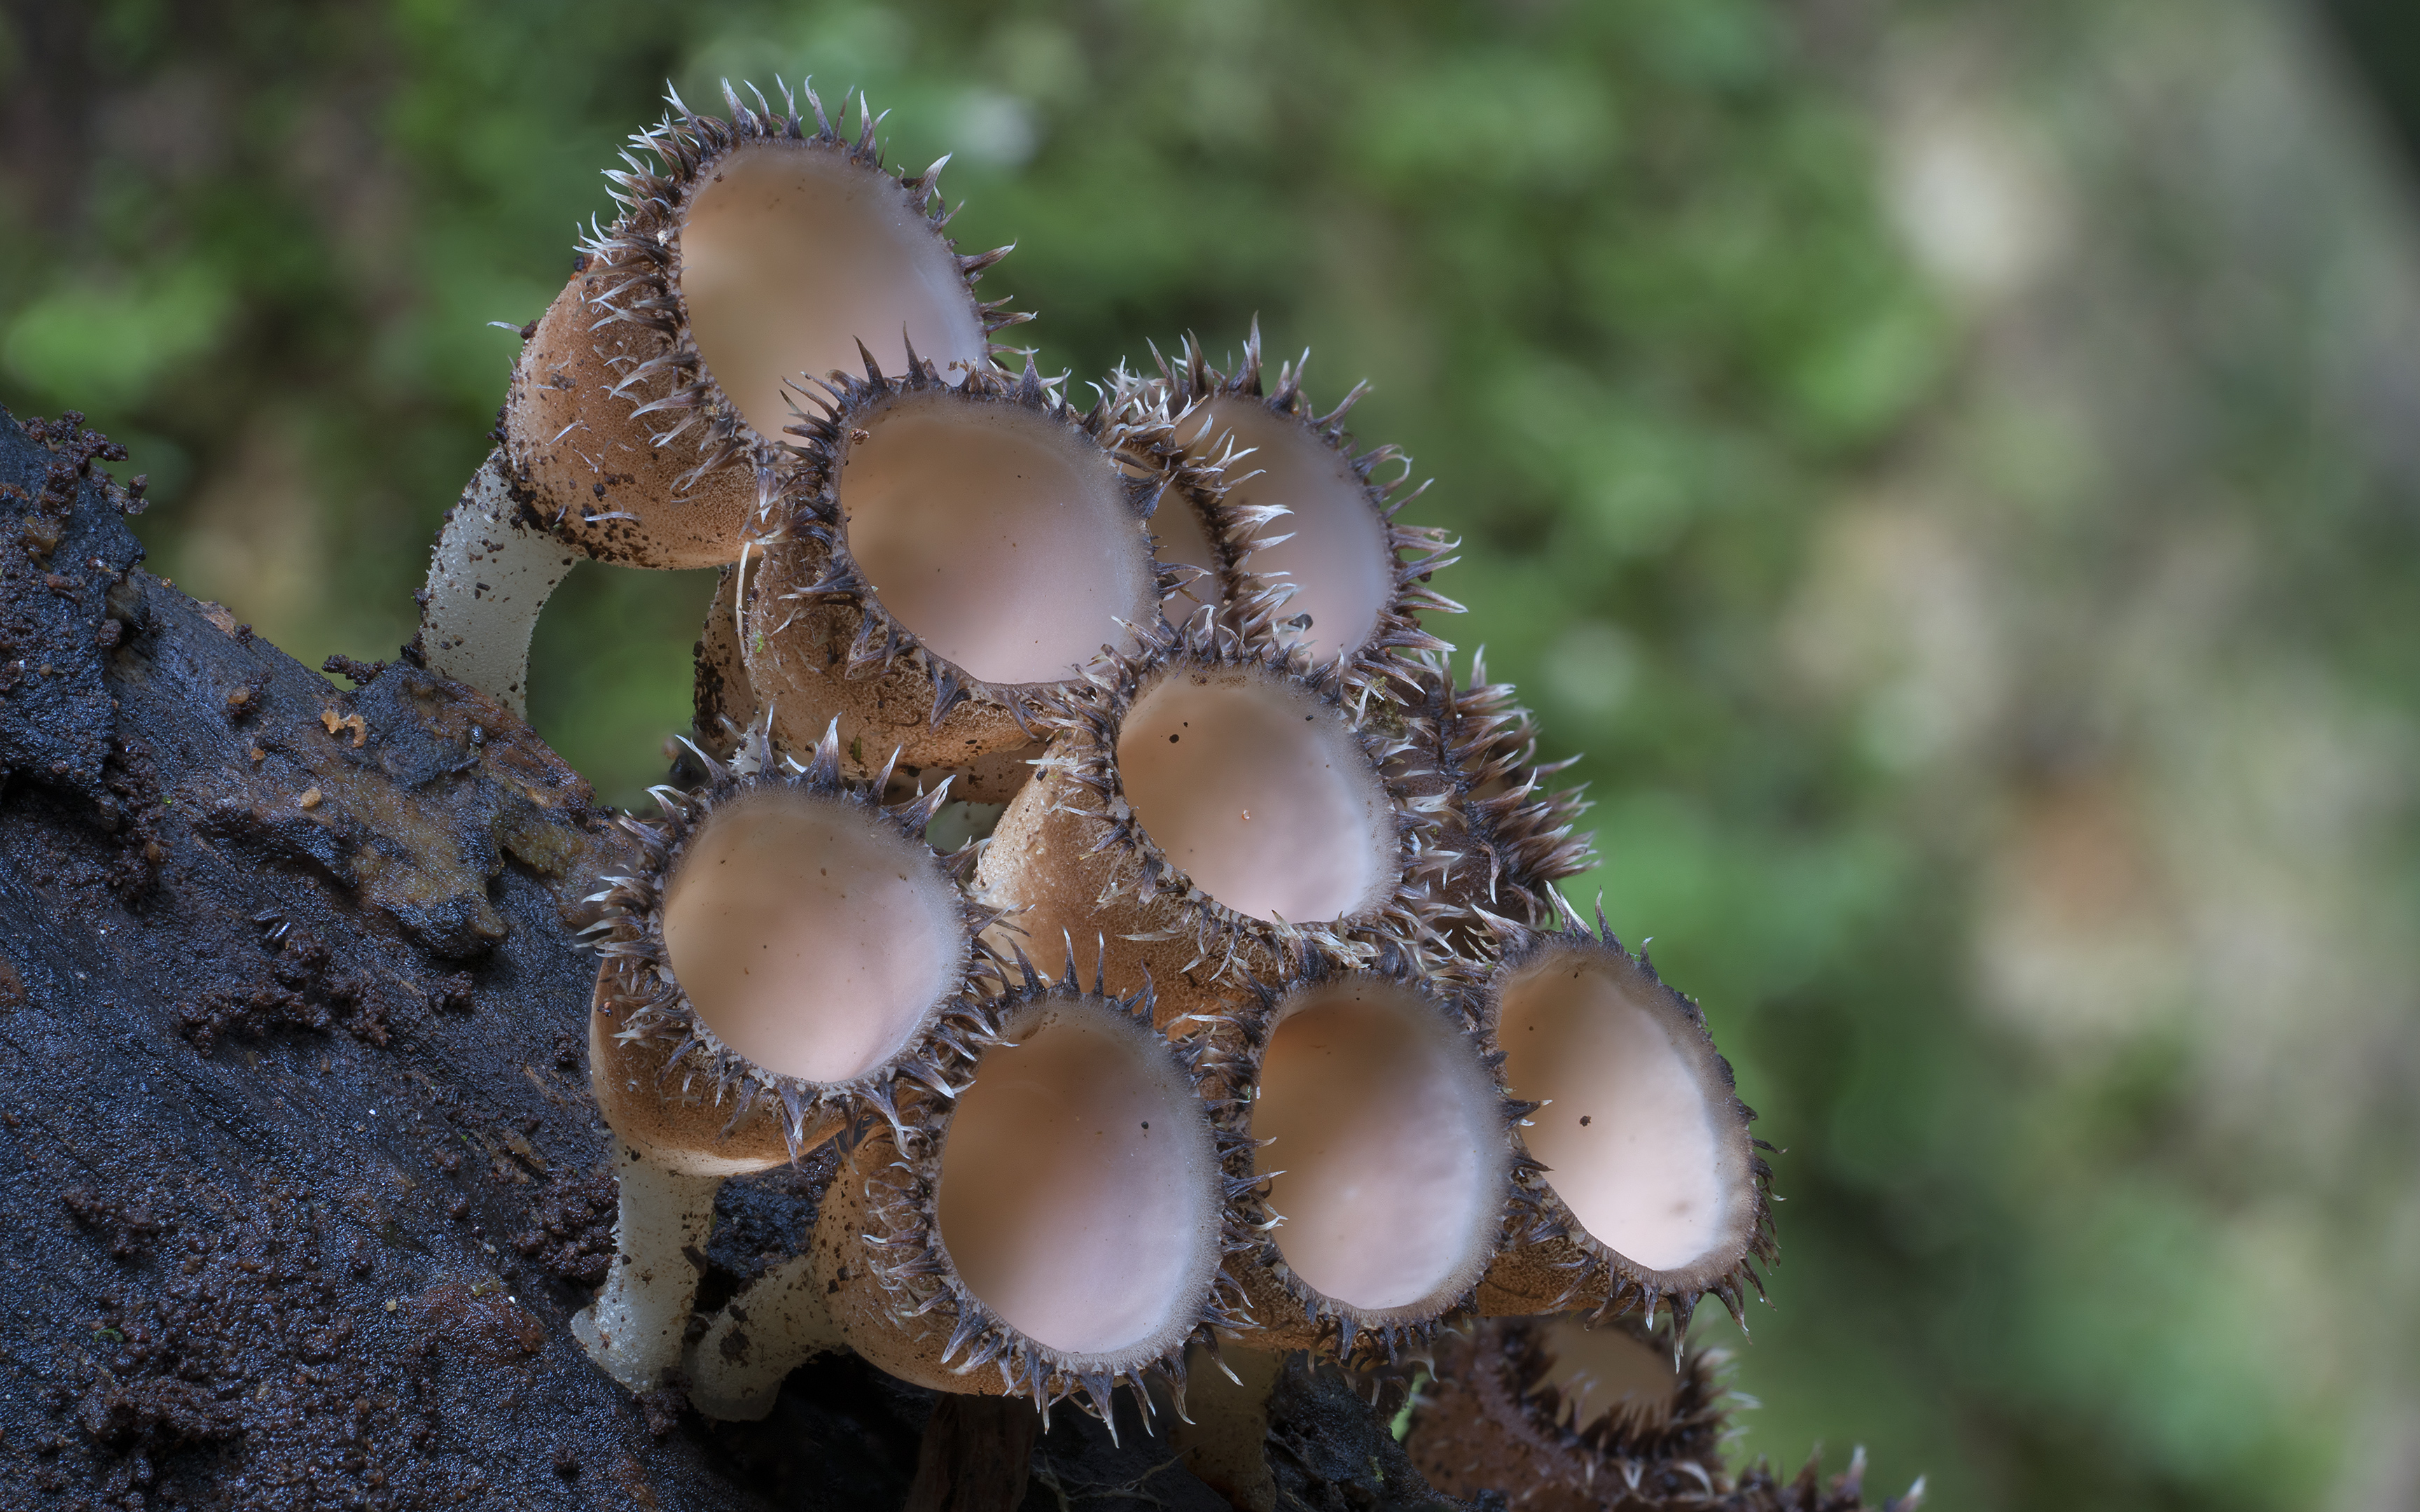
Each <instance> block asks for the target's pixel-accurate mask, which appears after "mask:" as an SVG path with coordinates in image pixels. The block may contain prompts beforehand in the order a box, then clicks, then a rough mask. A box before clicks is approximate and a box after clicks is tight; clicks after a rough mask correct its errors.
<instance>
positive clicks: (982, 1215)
mask: <svg viewBox="0 0 2420 1512" xmlns="http://www.w3.org/2000/svg"><path fill="white" fill-rule="evenodd" d="M1023 977H1024V980H1022V981H1021V982H1020V983H1019V984H1018V985H1017V986H1016V989H1015V990H1014V991H1012V992H1011V993H1009V994H1008V995H1007V996H1006V997H1005V998H1004V999H1002V1001H1001V1004H1000V1005H999V1026H998V1028H997V1030H996V1032H995V1035H994V1037H993V1039H992V1041H990V1042H989V1043H987V1044H986V1045H985V1046H984V1047H982V1048H981V1049H980V1050H979V1051H978V1052H977V1055H976V1058H975V1061H974V1064H973V1066H972V1068H971V1070H970V1072H969V1073H968V1075H967V1078H966V1080H965V1082H964V1084H963V1085H961V1086H959V1087H957V1088H954V1096H953V1097H947V1098H945V1097H942V1096H939V1095H935V1096H932V1097H930V1098H924V1097H921V1096H920V1098H919V1099H918V1103H917V1106H916V1114H917V1116H916V1117H914V1118H912V1119H906V1120H904V1121H903V1122H902V1123H900V1124H897V1125H890V1126H885V1125H869V1126H868V1128H867V1132H866V1133H865V1134H864V1137H863V1139H862V1141H861V1143H860V1144H859V1146H858V1147H857V1149H855V1150H854V1151H853V1152H852V1153H851V1155H850V1157H849V1159H848V1161H847V1163H846V1164H845V1165H844V1166H843V1167H842V1170H841V1173H840V1174H839V1175H838V1176H836V1177H835V1178H834V1179H833V1180H832V1183H831V1186H830V1188H829V1189H828V1190H827V1192H826V1193H825V1196H824V1201H823V1208H822V1211H821V1212H820V1213H819V1215H818V1217H817V1220H816V1224H815V1232H814V1241H813V1254H814V1267H815V1270H814V1273H815V1274H816V1275H817V1276H818V1277H819V1278H821V1279H822V1280H823V1282H824V1284H825V1288H826V1290H827V1294H828V1297H829V1303H830V1309H831V1317H832V1320H833V1322H834V1323H835V1324H836V1325H837V1326H838V1328H839V1330H840V1332H841V1333H842V1335H844V1336H845V1337H846V1338H847V1340H848V1342H849V1344H850V1346H851V1347H852V1348H854V1349H855V1350H857V1352H858V1353H859V1354H861V1355H863V1356H864V1357H865V1358H866V1359H868V1360H870V1361H872V1362H873V1363H874V1364H875V1365H878V1366H880V1367H881V1368H882V1369H884V1370H887V1371H889V1372H890V1373H891V1374H892V1375H894V1376H898V1377H900V1378H901V1379H903V1380H906V1381H913V1382H915V1383H917V1384H919V1385H923V1386H928V1387H931V1388H933V1389H935V1390H938V1391H954V1392H970V1393H978V1394H1007V1395H1016V1396H1031V1397H1032V1399H1033V1403H1034V1406H1035V1407H1037V1408H1044V1409H1047V1407H1048V1406H1049V1404H1050V1403H1051V1402H1053V1401H1055V1400H1058V1399H1060V1398H1062V1397H1064V1396H1072V1395H1075V1394H1076V1393H1077V1392H1078V1391H1080V1392H1081V1393H1082V1394H1083V1395H1084V1396H1085V1397H1086V1399H1087V1405H1088V1406H1089V1408H1090V1409H1091V1410H1092V1411H1094V1412H1098V1413H1099V1414H1100V1415H1101V1417H1102V1419H1103V1420H1104V1421H1105V1422H1106V1421H1108V1420H1109V1415H1110V1393H1111V1392H1112V1391H1113V1390H1114V1388H1115V1387H1116V1385H1117V1384H1118V1382H1120V1381H1124V1382H1125V1383H1126V1384H1127V1385H1128V1386H1130V1387H1131V1388H1132V1389H1133V1391H1134V1394H1135V1396H1136V1397H1137V1399H1138V1401H1139V1402H1140V1404H1141V1405H1142V1408H1143V1412H1144V1414H1145V1416H1146V1417H1148V1416H1149V1415H1150V1413H1151V1405H1150V1400H1149V1396H1148V1395H1147V1393H1146V1392H1145V1391H1144V1388H1143V1380H1144V1378H1145V1376H1146V1375H1147V1374H1160V1375H1162V1376H1164V1377H1166V1378H1167V1379H1168V1380H1169V1381H1171V1385H1172V1386H1173V1387H1174V1389H1175V1390H1177V1391H1178V1393H1179V1397H1180V1400H1181V1394H1182V1389H1183V1388H1182V1382H1183V1376H1184V1355H1185V1348H1186V1346H1187V1344H1188V1343H1190V1342H1193V1341H1195V1340H1197V1339H1201V1340H1207V1339H1208V1337H1209V1330H1210V1329H1211V1328H1212V1327H1213V1326H1221V1327H1229V1328H1233V1327H1235V1326H1238V1325H1239V1324H1240V1321H1241V1319H1238V1318H1237V1316H1236V1315H1235V1312H1234V1311H1233V1309H1232V1308H1231V1306H1230V1305H1229V1302H1228V1299H1226V1298H1224V1297H1222V1295H1221V1290H1222V1288H1223V1287H1225V1286H1227V1285H1229V1284H1228V1283H1226V1282H1224V1281H1223V1280H1222V1277H1221V1272H1220V1267H1221V1265H1222V1263H1223V1262H1224V1261H1225V1260H1226V1258H1227V1257H1228V1256H1229V1255H1230V1254H1231V1253H1233V1252H1234V1251H1236V1250H1238V1249H1240V1248H1242V1247H1243V1244H1244V1242H1245V1241H1244V1239H1243V1237H1242V1235H1241V1231H1240V1230H1239V1229H1238V1228H1237V1227H1235V1223H1234V1220H1233V1208H1232V1206H1231V1198H1232V1197H1233V1195H1234V1194H1235V1193H1236V1192H1237V1191H1238V1190H1240V1189H1241V1188H1243V1187H1245V1186H1248V1185H1249V1184H1250V1181H1251V1176H1250V1173H1249V1168H1248V1142H1247V1140H1246V1137H1245V1135H1244V1134H1243V1133H1242V1131H1241V1129H1240V1128H1239V1127H1238V1124H1239V1122H1240V1119H1239V1116H1238V1113H1237V1110H1236V1109H1235V1108H1234V1106H1233V1103H1228V1102H1225V1101H1222V1100H1214V1099H1212V1098H1210V1097H1207V1096H1205V1095H1204V1087H1203V1078H1202V1072H1201V1071H1200V1069H1199V1067H1198V1065H1197V1064H1196V1059H1197V1057H1196V1056H1195V1055H1194V1054H1193V1053H1189V1052H1187V1051H1183V1050H1180V1049H1178V1048H1176V1047H1175V1046H1172V1045H1171V1044H1170V1042H1169V1041H1167V1040H1166V1039H1164V1038H1163V1037H1162V1036H1161V1035H1160V1034H1159V1033H1158V1031H1157V1030H1156V1029H1154V1028H1153V1027H1152V1022H1151V1021H1152V1008H1151V1001H1150V996H1149V995H1148V994H1147V993H1146V994H1143V995H1138V996H1133V997H1117V996H1112V995H1109V994H1108V993H1107V992H1106V991H1105V990H1104V988H1103V986H1102V983H1101V982H1100V980H1099V979H1098V976H1097V973H1096V974H1095V979H1094V984H1093V988H1092V990H1091V991H1089V992H1087V991H1085V990H1084V989H1083V988H1082V987H1080V986H1079V985H1078V980H1077V978H1076V975H1075V972H1074V970H1073V968H1072V967H1071V968H1070V969H1069V971H1068V972H1067V974H1066V975H1065V976H1064V977H1063V978H1062V979H1060V980H1058V981H1056V982H1052V981H1047V980H1044V979H1043V978H1041V977H1040V976H1039V975H1038V974H1037V973H1035V972H1034V970H1033V969H1032V966H1031V965H1030V964H1028V965H1027V966H1026V967H1025V970H1024V973H1023Z"/></svg>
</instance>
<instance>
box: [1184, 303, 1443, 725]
mask: <svg viewBox="0 0 2420 1512" xmlns="http://www.w3.org/2000/svg"><path fill="white" fill-rule="evenodd" d="M1161 372H1162V374H1163V381H1164V384H1165V389H1166V393H1165V394H1164V397H1163V401H1162V402H1164V403H1165V404H1166V405H1167V406H1168V408H1169V409H1170V410H1171V413H1174V414H1176V415H1177V416H1179V417H1180V418H1179V419H1178V422H1177V436H1178V439H1179V440H1181V441H1183V443H1184V444H1185V446H1186V449H1187V452H1188V453H1190V454H1191V455H1194V456H1195V457H1196V458H1198V459H1200V460H1201V461H1202V462H1204V463H1206V464H1212V465H1217V466H1218V467H1219V468H1220V469H1221V471H1223V473H1224V475H1225V479H1226V488H1225V492H1224V495H1223V498H1222V500H1221V501H1220V503H1219V505H1218V523H1217V524H1216V525H1215V526H1214V527H1213V528H1212V529H1211V530H1210V531H1209V532H1208V534H1209V536H1210V538H1211V539H1212V540H1214V541H1218V540H1223V539H1226V538H1228V537H1232V539H1233V545H1232V546H1231V547H1229V548H1228V549H1229V550H1230V551H1231V553H1232V554H1233V555H1235V556H1236V557H1238V558H1239V559H1240V560H1239V565H1240V568H1241V570H1242V571H1243V573H1244V574H1245V575H1246V576H1247V577H1248V578H1249V579H1252V580H1253V585H1252V588H1248V590H1247V591H1248V592H1249V591H1254V590H1255V589H1257V588H1259V587H1267V588H1273V589H1275V590H1276V591H1277V592H1278V593H1279V594H1281V595H1283V596H1284V604H1283V607H1282V608H1280V609H1279V610H1278V611H1277V615H1276V618H1275V621H1274V629H1275V632H1276V634H1277V635H1278V636H1279V637H1280V640H1281V641H1282V643H1285V644H1290V645H1299V646H1301V647H1303V648H1304V649H1305V650H1306V651H1308V652H1309V653H1310V654H1311V659H1312V661H1313V662H1314V663H1315V664H1318V665H1330V664H1332V665H1334V666H1336V667H1337V668H1338V669H1339V670H1340V671H1341V672H1342V674H1343V676H1344V678H1345V679H1346V681H1347V682H1348V683H1358V682H1363V681H1370V680H1374V679H1381V678H1386V677H1390V676H1393V675H1395V672H1396V666H1397V658H1398V657H1399V656H1401V655H1403V654H1405V653H1415V652H1420V651H1442V650H1443V649H1445V643H1444V642H1443V641H1441V640H1438V639H1437V638H1436V637H1435V636H1434V635H1432V634H1430V633H1429V632H1427V631H1425V630H1423V629H1421V628H1420V625H1419V616H1420V615H1421V614H1423V613H1446V614H1451V613H1459V612H1461V609H1462V606H1461V605H1459V604H1456V603H1454V602H1453V601H1452V600H1451V599H1449V598H1447V597H1445V596H1443V595H1442V594H1438V593H1437V592H1436V591H1435V590H1434V589H1432V588H1431V587H1430V586H1429V579H1430V578H1431V576H1432V575H1434V574H1435V573H1436V572H1437V571H1438V570H1439V569H1441V568H1443V567H1447V566H1450V565H1451V564H1452V562H1453V558H1452V557H1451V556H1450V555H1449V553H1450V552H1451V551H1452V550H1453V549H1454V543H1452V542H1451V541H1450V540H1448V539H1447V538H1446V537H1445V536H1444V534H1443V533H1442V532H1437V531H1435V530H1429V529H1418V528H1413V527H1409V526H1404V525H1399V524H1397V523H1396V522H1395V517H1396V515H1397V514H1398V513H1399V512H1400V511H1401V510H1402V509H1403V507H1404V505H1406V504H1408V503H1410V502H1411V501H1413V500H1414V499H1416V498H1418V497H1419V495H1420V493H1421V492H1422V491H1423V490H1424V489H1426V487H1427V485H1426V484H1421V485H1419V486H1418V487H1411V486H1407V485H1408V483H1409V481H1410V474H1411V458H1409V457H1408V456H1406V455H1404V453H1403V452H1402V451H1400V450H1399V449H1397V448H1395V447H1393V446H1377V447H1373V448H1370V449H1368V450H1357V446H1356V443H1355V441H1354V440H1353V438H1352V437H1351V436H1350V435H1349V434H1347V433H1346V431H1345V429H1344V426H1343V421H1344V416H1345V414H1346V413H1347V412H1348V411H1349V410H1351V409H1352V408H1353V406H1354V405H1355V404H1356V403H1357V402H1358V401H1359V400H1360V397H1361V395H1362V393H1364V392H1366V389H1367V385H1360V386H1357V387H1356V388H1355V389H1354V390H1353V392H1352V393H1348V394H1346V395H1345V396H1344V399H1343V401H1342V403H1340V404H1338V405H1337V407H1336V408H1335V409H1331V410H1329V411H1328V412H1327V413H1326V414H1319V413H1317V412H1316V411H1315V410H1314V409H1313V408H1312V406H1311V401H1310V400H1309V399H1307V398H1306V397H1304V395H1303V392H1302V366H1301V364H1300V363H1293V364H1281V365H1280V368H1279V370H1278V373H1277V378H1276V382H1275V386H1274V387H1268V386H1266V385H1265V384H1264V378H1263V368H1262V363H1261V333H1260V327H1259V324H1258V323H1257V322H1255V323H1254V325H1253V327H1252V331H1251V333H1250V335H1249V337H1248V338H1247V339H1246V341H1245V343H1244V354H1243V360H1242V362H1241V363H1239V364H1238V365H1237V366H1236V368H1235V370H1234V371H1233V373H1222V372H1220V371H1219V370H1218V369H1217V368H1215V367H1213V366H1211V365H1210V363H1209V361H1208V359H1207V358H1206V357H1205V356H1204V355H1203V352H1202V347H1201V344H1200V343H1199V342H1198V341H1195V340H1194V339H1192V338H1191V337H1187V340H1186V342H1185V344H1184V346H1183V347H1182V348H1181V349H1180V351H1179V353H1178V360H1177V361H1176V362H1174V363H1162V364H1161Z"/></svg>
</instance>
